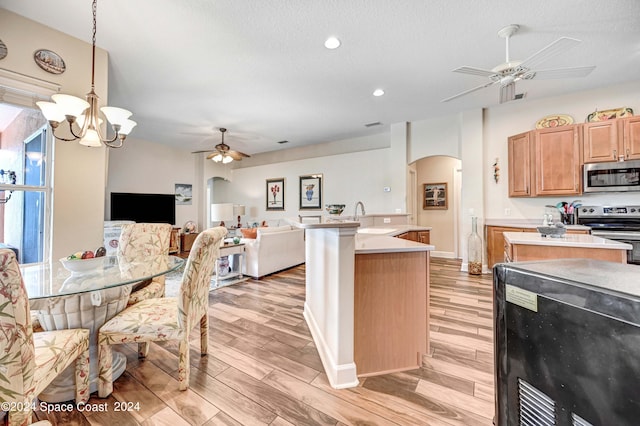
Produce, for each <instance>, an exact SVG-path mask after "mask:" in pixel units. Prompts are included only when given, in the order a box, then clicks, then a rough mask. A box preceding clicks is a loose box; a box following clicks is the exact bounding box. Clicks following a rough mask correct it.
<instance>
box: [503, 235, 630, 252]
mask: <svg viewBox="0 0 640 426" xmlns="http://www.w3.org/2000/svg"><path fill="white" fill-rule="evenodd" d="M503 235H504V239H505V241H507V242H509V243H511V244H526V245H537V246H558V247H584V248H597V249H611V250H631V249H632V248H633V247H632V246H631V244H627V243H621V242H619V241H613V240H609V239H606V238H602V237H596V236H594V235H590V234H565V235H564V236H563V237H560V238H553V237H543V236H542V235H540V234H539V233H537V232H503Z"/></svg>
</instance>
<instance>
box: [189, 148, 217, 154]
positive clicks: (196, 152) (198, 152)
mask: <svg viewBox="0 0 640 426" xmlns="http://www.w3.org/2000/svg"><path fill="white" fill-rule="evenodd" d="M202 152H213V151H211V150H210V149H203V150H201V151H191V153H192V154H200V153H202Z"/></svg>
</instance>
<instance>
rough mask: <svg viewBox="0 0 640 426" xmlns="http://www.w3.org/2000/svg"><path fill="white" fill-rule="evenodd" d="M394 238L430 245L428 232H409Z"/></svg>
mask: <svg viewBox="0 0 640 426" xmlns="http://www.w3.org/2000/svg"><path fill="white" fill-rule="evenodd" d="M396 238H402V239H403V240H410V241H415V242H416V243H422V244H430V241H431V233H430V231H409V232H403V233H402V234H399V235H396Z"/></svg>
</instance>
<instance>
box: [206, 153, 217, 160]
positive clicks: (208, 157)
mask: <svg viewBox="0 0 640 426" xmlns="http://www.w3.org/2000/svg"><path fill="white" fill-rule="evenodd" d="M218 154H219V152H218V151H214V152H212V153H211V154H209V155H207V160H211V159H212V158H213V157H215V156H216V155H218Z"/></svg>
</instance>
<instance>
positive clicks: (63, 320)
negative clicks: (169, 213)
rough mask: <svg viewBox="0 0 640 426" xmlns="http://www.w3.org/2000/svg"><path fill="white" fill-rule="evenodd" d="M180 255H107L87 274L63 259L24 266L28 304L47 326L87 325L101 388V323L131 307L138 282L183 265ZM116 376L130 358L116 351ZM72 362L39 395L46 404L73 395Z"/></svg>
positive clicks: (95, 374) (93, 367)
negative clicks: (75, 269)
mask: <svg viewBox="0 0 640 426" xmlns="http://www.w3.org/2000/svg"><path fill="white" fill-rule="evenodd" d="M184 262H185V259H182V258H180V257H177V256H167V255H160V256H144V257H143V258H123V257H119V256H108V257H105V258H104V260H103V262H101V263H100V262H99V264H98V265H97V266H96V267H95V268H93V269H91V270H89V271H85V272H73V273H72V272H70V271H68V270H67V269H65V267H64V266H63V265H62V263H61V262H59V261H53V262H51V263H44V264H29V265H21V266H20V271H21V272H22V277H23V280H24V283H25V287H26V289H27V294H28V295H29V305H30V309H31V310H32V311H36V312H37V316H38V320H39V321H40V323H41V325H42V327H43V328H44V329H45V330H59V329H65V328H86V329H89V330H90V332H91V335H90V347H89V350H90V357H91V377H90V379H91V385H90V391H91V392H95V391H96V390H97V377H98V370H97V365H98V362H97V361H98V350H97V334H98V330H99V329H100V327H101V326H102V325H103V324H104V323H105V322H106V321H108V320H109V319H111V318H113V317H114V316H115V315H116V314H117V313H118V312H120V311H122V310H123V309H124V308H126V306H127V301H128V299H129V295H130V294H131V289H132V287H133V285H134V284H136V283H139V282H141V281H145V280H149V279H151V278H153V277H156V276H161V275H165V274H167V273H169V272H172V271H175V270H176V269H178V268H180V267H181V266H182V265H184ZM113 355H114V356H113V372H114V373H113V378H114V380H115V379H116V378H117V377H119V376H120V375H121V374H122V373H123V372H124V370H125V368H126V357H125V356H124V355H123V354H122V353H120V352H118V351H117V350H114V354H113ZM73 368H74V365H73V364H72V365H70V366H69V367H68V368H67V369H66V370H65V371H64V372H63V373H62V374H60V376H59V377H58V378H57V379H55V380H54V381H53V382H52V383H51V385H49V387H47V388H46V389H45V390H44V392H42V393H41V394H40V395H39V399H41V400H42V401H46V402H63V401H70V400H72V399H74V397H75V387H74V373H73Z"/></svg>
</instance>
